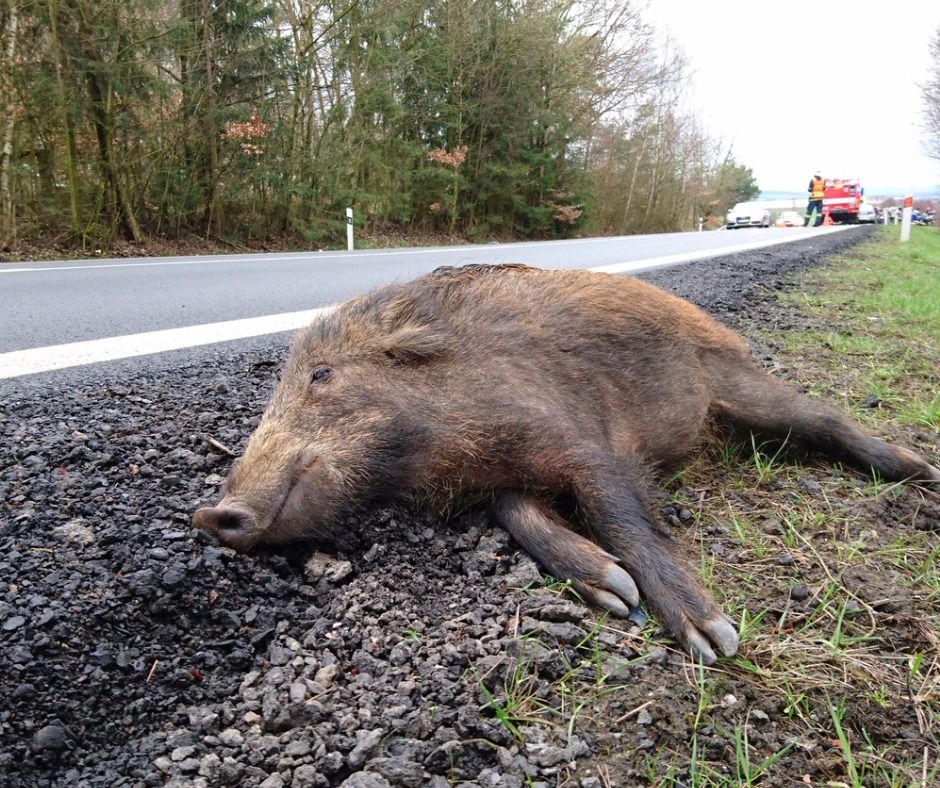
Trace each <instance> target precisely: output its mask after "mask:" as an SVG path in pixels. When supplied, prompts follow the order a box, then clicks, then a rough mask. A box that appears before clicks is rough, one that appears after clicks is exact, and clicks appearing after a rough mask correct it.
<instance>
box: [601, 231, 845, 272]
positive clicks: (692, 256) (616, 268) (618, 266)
mask: <svg viewBox="0 0 940 788" xmlns="http://www.w3.org/2000/svg"><path fill="white" fill-rule="evenodd" d="M847 229H849V228H848V226H833V227H819V228H817V229H816V230H815V231H814V232H813V235H812V236H809V237H815V236H818V235H826V234H828V233H834V232H841V231H843V230H847ZM804 237H806V236H804ZM795 240H797V239H795V238H793V237H792V236H791V237H790V238H772V239H770V240H767V241H759V242H757V243H743V244H735V245H733V246H725V247H723V248H721V249H709V250H708V251H705V252H683V253H681V254H672V255H666V256H663V257H650V258H647V259H646V260H631V261H630V262H628V263H611V264H610V265H598V266H595V267H594V268H589V269H588V270H589V271H599V272H603V273H608V274H622V273H625V272H627V271H638V270H639V269H641V268H642V269H643V270H646V271H648V270H650V269H652V268H663V267H665V266H667V265H677V264H678V263H689V262H691V261H693V260H705V259H707V258H709V257H723V256H724V255H726V254H737V253H738V252H749V251H753V250H754V249H763V248H764V247H766V246H776V245H777V244H784V243H789V242H791V241H795ZM800 240H802V238H801V239H800Z"/></svg>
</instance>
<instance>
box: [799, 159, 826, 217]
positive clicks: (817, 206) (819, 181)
mask: <svg viewBox="0 0 940 788" xmlns="http://www.w3.org/2000/svg"><path fill="white" fill-rule="evenodd" d="M825 190H826V181H825V179H824V178H823V177H822V175H820V174H819V170H816V172H814V173H813V177H812V179H811V180H810V182H809V188H807V190H806V191H807V192H809V201H808V202H807V203H806V222H805V223H804V224H805V225H807V226H808V225H809V223H810V222H813V227H818V226H819V225H820V224H822V220H823V195H824V194H825ZM814 211H815V213H814Z"/></svg>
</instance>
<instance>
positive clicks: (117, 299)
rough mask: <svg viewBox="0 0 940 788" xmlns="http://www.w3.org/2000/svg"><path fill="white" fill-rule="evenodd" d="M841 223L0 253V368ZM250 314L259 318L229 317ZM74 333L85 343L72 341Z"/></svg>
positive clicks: (739, 245)
mask: <svg viewBox="0 0 940 788" xmlns="http://www.w3.org/2000/svg"><path fill="white" fill-rule="evenodd" d="M846 229H847V228H825V229H824V228H815V229H806V228H790V229H786V230H778V229H770V230H766V229H765V230H760V229H754V230H736V231H733V232H717V233H715V232H709V233H669V234H659V235H646V236H628V237H616V238H599V239H587V240H571V241H548V242H533V243H516V244H489V245H476V246H453V247H436V248H421V249H394V250H369V251H360V252H319V253H318V252H309V253H295V254H278V253H274V254H246V255H220V256H204V257H167V258H130V259H128V258H125V259H117V260H101V259H96V260H77V261H68V262H61V261H54V262H45V263H8V264H3V265H0V296H2V298H0V300H2V308H0V377H6V378H11V377H18V376H19V375H23V374H30V373H35V372H41V371H44V370H46V369H55V368H61V367H65V366H75V365H78V364H85V363H93V362H95V361H99V360H105V359H112V358H126V357H129V356H132V355H143V354H145V353H155V352H163V351H167V350H171V349H174V348H183V347H191V346H195V345H200V344H210V343H213V342H217V341H223V340H231V339H235V338H239V337H248V336H258V335H263V334H270V333H273V332H275V331H283V330H292V329H294V328H296V327H298V326H300V325H303V324H304V323H305V322H307V321H308V320H309V318H310V314H309V310H312V309H315V308H318V307H325V306H329V305H331V304H335V303H338V302H341V301H343V300H345V299H347V298H349V297H351V296H353V295H356V294H359V293H362V292H365V291H366V290H368V289H370V288H372V287H374V286H377V285H380V284H384V283H388V282H391V281H395V280H407V279H409V278H412V277H414V276H417V275H419V274H421V273H424V272H426V271H429V270H431V269H433V268H436V267H437V266H440V265H465V264H467V263H497V262H522V263H529V264H532V265H537V266H540V267H543V268H582V267H583V268H594V269H597V270H607V271H612V272H628V271H629V272H635V271H642V270H650V269H652V268H657V267H663V266H668V265H676V264H680V263H682V262H687V261H689V260H692V259H701V258H704V257H712V256H716V255H721V254H727V253H730V252H737V251H744V250H745V249H749V248H756V247H760V246H764V245H770V244H776V243H781V242H787V241H795V240H799V239H805V238H807V237H812V236H813V235H819V234H821V233H824V232H828V231H832V230H835V231H844V230H846ZM301 311H302V314H287V315H284V313H298V312H301ZM272 315H282V316H283V318H282V319H281V320H280V322H278V321H270V320H262V319H261V318H262V316H272ZM248 318H254V319H255V320H254V321H246V322H245V323H244V324H241V323H239V324H235V323H230V322H229V321H245V319H248ZM207 324H209V325H210V326H212V327H213V328H212V330H201V331H200V330H197V329H196V328H195V327H196V326H201V327H203V329H205V328H206V326H207ZM220 325H221V326H223V327H224V328H225V331H223V332H221V333H219V332H218V331H216V329H217V328H218V327H219V326H220ZM173 330H175V331H173ZM147 332H150V333H147ZM153 332H161V333H160V334H159V335H157V334H154V333H153ZM105 337H110V338H114V337H120V338H123V339H124V341H122V342H120V343H118V344H119V345H120V346H119V347H118V346H113V347H111V348H110V349H108V350H107V351H105V352H104V355H101V354H100V353H99V348H98V345H99V344H100V343H98V342H96V341H97V340H100V339H102V338H105ZM75 343H84V345H87V347H82V348H78V346H77V345H76V344H75ZM112 345H114V343H113V342H112ZM53 348H57V349H62V348H65V350H67V356H68V357H64V356H63V355H62V353H59V354H58V355H57V356H56V357H55V360H53V361H49V360H48V358H49V354H48V353H45V352H44V351H43V352H40V351H39V350H33V349H44V350H45V349H53ZM76 348H78V349H79V350H80V351H81V352H77V350H76ZM40 357H41V358H40ZM63 359H64V360H63Z"/></svg>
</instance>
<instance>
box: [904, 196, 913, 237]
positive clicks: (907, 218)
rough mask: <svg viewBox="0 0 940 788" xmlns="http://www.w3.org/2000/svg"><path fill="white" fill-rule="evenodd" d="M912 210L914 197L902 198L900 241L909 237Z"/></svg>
mask: <svg viewBox="0 0 940 788" xmlns="http://www.w3.org/2000/svg"><path fill="white" fill-rule="evenodd" d="M913 210H914V198H913V197H905V198H904V214H903V216H902V217H901V243H905V242H906V241H909V240H910V239H911V213H912V211H913Z"/></svg>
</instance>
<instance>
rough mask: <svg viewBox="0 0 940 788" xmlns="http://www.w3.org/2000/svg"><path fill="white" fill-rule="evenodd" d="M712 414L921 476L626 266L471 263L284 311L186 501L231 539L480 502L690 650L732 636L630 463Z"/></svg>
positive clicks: (921, 463)
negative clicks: (201, 488) (279, 351)
mask: <svg viewBox="0 0 940 788" xmlns="http://www.w3.org/2000/svg"><path fill="white" fill-rule="evenodd" d="M719 423H721V424H727V425H729V426H731V427H733V428H736V429H744V430H753V431H755V432H760V433H765V434H767V435H769V436H773V437H777V438H782V439H787V440H792V441H799V442H803V443H805V444H807V445H809V446H811V447H813V448H815V449H818V450H821V451H823V452H825V453H828V454H829V455H831V456H833V457H836V458H839V459H845V460H848V461H851V462H853V463H855V464H856V465H857V466H859V467H860V468H862V469H864V470H872V469H874V471H876V472H877V473H879V474H880V475H881V476H883V477H884V478H887V479H913V480H918V481H922V482H929V483H934V484H936V483H938V482H940V471H938V470H937V469H936V468H934V467H933V466H931V465H929V464H928V463H927V462H926V461H925V460H924V459H923V458H921V457H919V456H918V455H916V454H915V453H913V452H911V451H908V450H906V449H903V448H898V447H894V446H891V445H890V444H888V443H886V442H884V441H882V440H880V439H878V438H874V437H871V436H869V435H867V434H866V433H865V432H864V431H863V430H862V429H861V428H859V427H858V426H856V425H855V424H853V423H852V422H850V421H848V420H847V419H846V418H844V417H843V416H841V415H840V414H838V413H837V412H836V411H835V410H833V409H831V408H829V407H828V406H826V405H824V404H823V403H820V402H818V401H816V400H813V399H810V398H808V397H805V396H803V395H801V394H798V393H796V392H794V391H792V390H790V389H789V388H787V387H786V386H785V385H783V384H781V383H779V382H778V381H776V380H774V379H772V378H771V377H769V376H768V375H766V374H765V373H764V372H763V371H761V370H760V369H759V368H758V367H757V366H756V365H755V364H754V363H753V362H752V360H751V358H750V355H749V353H748V350H747V347H746V346H745V344H744V342H743V341H742V340H741V339H739V338H738V337H737V336H736V335H735V334H734V333H732V332H731V331H729V330H728V329H726V328H724V327H723V326H721V325H719V324H718V323H717V322H715V321H714V320H712V319H711V318H710V317H708V316H707V315H705V313H703V312H702V311H700V310H699V309H697V308H696V307H695V306H693V305H692V304H689V303H688V302H686V301H683V300H681V299H679V298H676V297H674V296H672V295H669V294H667V293H665V292H663V291H661V290H659V289H657V288H655V287H652V286H650V285H647V284H644V283H643V282H640V281H639V280H636V279H630V278H625V277H619V276H613V275H607V274H597V273H589V272H587V271H578V270H565V271H543V270H539V269H535V268H529V267H526V266H519V265H503V266H484V265H478V266H466V267H463V268H441V269H438V270H437V271H434V272H433V273H431V274H428V275H426V276H423V277H421V278H419V279H416V280H415V281H413V282H410V283H407V284H399V285H391V286H388V287H385V288H381V289H378V290H375V291H374V292H372V293H370V294H368V295H366V296H362V297H359V298H355V299H353V300H351V301H349V302H347V303H346V304H344V305H342V306H340V307H338V308H337V309H335V310H334V311H332V312H331V313H329V314H327V315H325V316H323V317H321V318H319V319H318V320H316V321H315V322H314V323H313V324H312V325H310V326H308V327H307V328H305V329H303V330H302V331H300V332H299V333H298V334H297V336H296V337H295V339H294V342H293V345H292V348H291V352H290V356H289V358H288V361H287V363H286V366H285V369H284V371H283V375H282V378H281V381H280V383H279V385H278V387H277V389H276V391H275V393H274V395H273V397H272V399H271V402H270V404H269V405H268V407H267V409H266V411H265V413H264V416H263V418H262V420H261V423H260V424H259V426H258V428H257V430H256V431H255V433H254V434H253V435H252V436H251V438H250V440H249V442H248V445H247V447H246V449H245V452H244V454H243V456H242V457H241V458H240V460H239V461H238V462H237V463H236V464H235V466H234V467H233V468H232V471H231V473H230V474H229V478H228V480H227V481H226V485H225V488H224V491H223V497H222V500H221V501H220V503H219V504H218V505H217V506H215V507H211V508H205V509H200V510H199V511H198V512H196V514H195V517H194V521H195V523H196V524H197V525H199V526H201V527H204V528H208V529H210V530H212V531H214V532H215V533H217V534H218V536H219V538H220V540H221V541H222V542H224V543H226V544H229V545H232V546H234V547H236V548H238V549H248V548H250V547H251V546H253V545H254V544H256V543H259V542H284V541H287V540H292V539H296V538H298V537H304V536H310V535H316V534H326V533H329V530H330V528H331V526H334V525H335V524H337V523H339V522H342V521H343V520H344V518H346V517H347V516H348V515H349V514H350V513H352V512H353V511H357V510H358V511H361V510H363V509H364V508H366V507H368V506H370V505H373V504H375V503H377V502H380V501H386V500H388V499H391V498H395V497H400V496H405V495H407V496H412V497H417V498H418V499H419V500H421V501H423V502H424V503H426V504H427V505H429V506H434V507H436V508H437V509H439V510H440V511H445V512H446V511H450V510H452V509H453V508H455V507H458V506H462V505H466V504H468V503H472V502H484V503H487V504H488V505H490V506H491V507H492V511H493V513H494V516H495V517H496V518H497V519H498V520H499V522H500V523H502V525H504V526H505V527H506V528H507V530H509V532H510V533H511V534H512V535H513V537H514V538H515V540H516V541H517V542H518V543H519V544H520V545H521V546H522V547H523V548H524V549H525V550H526V551H528V552H529V553H530V554H531V555H532V556H533V557H534V558H535V559H536V560H537V561H539V562H540V564H541V565H542V566H543V567H544V568H545V569H546V570H547V571H548V572H550V573H551V574H552V575H554V576H555V577H558V578H566V579H569V580H571V582H572V584H573V586H574V587H575V588H576V589H577V590H578V591H579V592H580V593H581V594H582V595H584V596H585V597H586V598H587V599H589V600H591V601H593V602H594V603H596V604H598V605H600V606H602V607H604V608H606V609H608V610H611V611H612V612H614V613H616V614H618V615H628V614H629V613H630V612H631V609H632V608H635V607H636V606H637V605H638V604H639V603H640V597H641V595H642V596H643V597H645V598H646V600H647V602H648V604H649V605H650V607H651V608H652V610H653V611H654V612H655V613H656V614H657V615H658V616H659V617H660V619H661V621H662V622H663V624H664V625H665V626H666V627H667V628H668V629H669V630H670V631H671V632H672V633H673V634H674V636H675V637H676V638H677V640H678V641H679V642H680V643H681V644H682V646H683V648H684V649H686V650H687V651H690V652H691V653H692V654H693V655H694V656H695V657H697V658H699V659H702V660H704V661H705V662H707V663H710V662H712V661H714V659H715V658H716V651H717V652H719V653H721V654H725V655H731V654H734V653H735V651H736V649H737V644H738V638H737V634H736V632H735V629H734V627H733V626H732V624H731V623H730V621H729V620H728V619H727V618H725V617H724V616H723V615H722V613H721V612H720V611H719V610H718V608H717V607H716V605H715V604H714V603H713V602H712V601H711V600H710V599H709V598H708V597H707V596H706V594H705V593H704V592H703V591H702V589H701V588H700V587H699V585H698V584H697V583H696V582H695V580H694V579H693V578H692V576H691V575H690V574H689V572H688V571H687V570H686V569H685V568H684V567H683V566H682V564H681V562H680V561H679V560H677V558H676V556H675V553H674V551H673V549H672V547H671V544H670V541H669V540H668V539H667V538H666V537H665V536H663V535H662V533H661V532H660V530H659V528H658V527H657V526H656V523H655V521H654V518H653V516H652V514H651V513H650V509H649V507H648V506H647V504H646V503H645V502H644V497H645V491H646V489H647V482H646V481H645V479H646V476H647V474H648V473H649V472H651V471H655V470H656V469H657V468H662V467H667V466H672V465H674V464H675V463H677V462H679V461H680V460H682V459H683V458H684V457H686V456H687V455H688V454H689V453H690V452H692V451H694V450H696V449H697V448H699V447H700V445H701V444H702V442H703V441H704V440H705V439H706V438H708V437H709V436H710V435H711V434H712V432H713V431H712V429H711V428H712V426H713V425H715V424H719ZM588 537H590V538H588Z"/></svg>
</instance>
